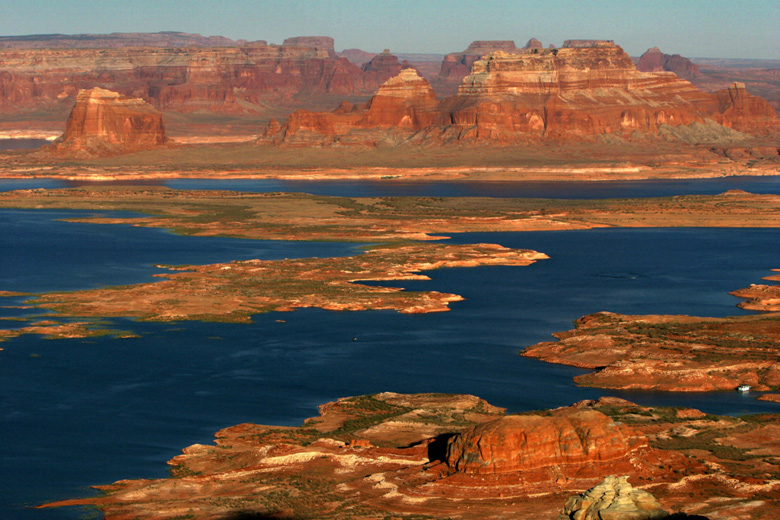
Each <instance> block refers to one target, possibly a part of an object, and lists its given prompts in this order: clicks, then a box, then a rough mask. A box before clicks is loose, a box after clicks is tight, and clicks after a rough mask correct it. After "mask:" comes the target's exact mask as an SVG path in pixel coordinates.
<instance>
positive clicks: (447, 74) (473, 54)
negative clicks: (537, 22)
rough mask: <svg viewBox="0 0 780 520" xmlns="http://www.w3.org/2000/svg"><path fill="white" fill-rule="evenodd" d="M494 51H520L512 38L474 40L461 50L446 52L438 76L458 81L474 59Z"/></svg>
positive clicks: (465, 74) (467, 70)
mask: <svg viewBox="0 0 780 520" xmlns="http://www.w3.org/2000/svg"><path fill="white" fill-rule="evenodd" d="M529 43H530V42H529ZM496 51H503V52H508V53H517V52H520V49H518V48H517V46H516V45H515V42H513V41H512V40H487V41H480V40H478V41H474V42H471V45H469V46H468V48H467V49H466V50H465V51H463V52H452V53H450V54H447V55H446V56H445V57H444V60H443V61H442V62H441V71H440V72H439V76H440V77H442V78H446V79H454V80H455V81H460V80H462V79H463V78H464V77H466V76H467V75H468V73H469V71H470V70H471V66H472V65H473V64H474V62H475V61H477V60H478V59H480V58H481V57H482V56H485V55H486V54H490V53H491V52H496Z"/></svg>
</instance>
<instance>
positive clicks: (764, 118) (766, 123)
mask: <svg viewBox="0 0 780 520" xmlns="http://www.w3.org/2000/svg"><path fill="white" fill-rule="evenodd" d="M715 96H716V97H717V99H718V111H719V112H720V113H721V121H720V122H721V123H722V124H723V125H724V126H727V127H729V128H733V129H735V130H739V131H741V132H749V133H756V131H762V130H763V131H771V130H775V129H777V117H776V115H775V110H774V108H772V105H770V104H769V102H767V100H766V99H763V98H760V97H758V96H753V95H751V94H749V93H748V92H747V90H746V89H745V84H744V83H733V84H732V85H731V87H729V88H728V89H726V90H719V91H718V92H715Z"/></svg>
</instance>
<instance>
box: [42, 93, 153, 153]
mask: <svg viewBox="0 0 780 520" xmlns="http://www.w3.org/2000/svg"><path fill="white" fill-rule="evenodd" d="M167 141H168V139H167V137H166V135H165V127H164V126H163V122H162V114H161V113H160V112H159V111H157V110H155V109H154V107H152V106H150V105H149V104H148V103H146V102H145V101H143V100H142V99H136V98H128V97H125V96H122V95H120V94H117V93H116V92H111V91H110V90H104V89H101V88H93V89H90V90H82V91H81V92H79V94H78V96H77V98H76V105H75V106H74V107H73V110H72V111H71V113H70V117H69V118H68V123H67V126H66V128H65V133H64V134H63V135H62V137H60V138H59V139H57V140H56V141H55V142H54V143H53V144H52V148H51V150H52V151H53V152H54V153H56V154H58V155H65V156H70V157H83V156H95V155H118V154H123V153H128V152H134V151H138V150H148V149H151V148H157V147H160V146H164V145H165V144H166V143H167Z"/></svg>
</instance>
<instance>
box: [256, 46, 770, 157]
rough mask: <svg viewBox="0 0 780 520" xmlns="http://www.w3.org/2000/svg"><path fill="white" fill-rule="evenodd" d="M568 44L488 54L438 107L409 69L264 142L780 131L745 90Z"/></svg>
mask: <svg viewBox="0 0 780 520" xmlns="http://www.w3.org/2000/svg"><path fill="white" fill-rule="evenodd" d="M566 45H567V46H566V47H562V48H560V49H539V48H538V46H537V47H534V48H529V49H526V50H523V51H520V50H518V52H514V53H507V52H503V51H498V52H492V53H489V54H488V55H486V56H483V57H482V58H480V59H477V60H476V61H474V62H473V65H472V68H471V72H470V74H469V75H468V76H466V77H465V78H464V79H463V81H462V82H461V84H460V87H459V88H458V93H457V95H455V96H451V97H448V98H445V99H443V100H441V101H439V102H436V101H435V95H434V94H433V90H432V89H431V86H430V84H429V83H428V82H427V81H426V80H424V79H422V78H420V77H419V76H417V74H414V73H412V72H411V71H403V72H402V73H401V74H400V75H399V76H396V77H395V78H392V79H391V80H388V82H387V83H385V84H384V85H383V86H382V87H380V89H379V90H378V91H377V94H376V96H375V97H374V98H372V100H371V101H370V102H369V103H368V104H366V105H357V106H353V105H342V106H341V107H339V109H337V110H336V111H334V112H328V113H316V112H307V111H298V112H296V113H294V114H292V115H291V116H290V118H289V120H288V121H287V123H286V124H285V125H279V124H278V123H274V125H273V127H269V129H268V131H266V136H265V139H266V140H271V141H273V142H287V143H293V142H297V143H305V142H311V143H314V142H317V143H321V142H340V143H349V142H354V143H363V144H381V143H392V142H398V141H399V140H409V141H414V142H424V143H446V142H475V141H486V142H493V143H505V144H511V143H514V142H518V141H524V140H528V139H541V138H544V139H564V140H571V139H574V140H577V139H584V140H588V139H593V138H595V136H598V135H601V134H613V135H618V136H626V137H629V136H631V135H633V134H634V133H639V134H642V135H652V134H656V133H657V132H658V131H659V128H661V127H662V126H664V125H667V126H672V127H675V126H680V125H691V124H693V123H701V122H704V121H706V120H712V121H714V122H715V123H717V124H720V125H723V126H725V127H728V128H731V129H734V130H738V131H741V132H747V133H757V134H762V133H768V132H773V131H776V130H777V129H778V121H777V118H776V116H775V113H774V110H773V109H772V107H771V106H770V105H769V104H768V103H767V102H766V100H764V99H762V98H759V97H756V96H752V95H750V94H749V93H748V92H747V91H746V89H745V88H744V85H741V84H734V85H732V87H731V88H729V89H727V90H724V91H719V92H716V93H714V94H709V93H706V92H703V91H701V90H699V89H698V88H696V87H695V86H693V85H692V84H691V83H689V82H688V81H685V80H683V79H680V78H678V77H677V76H676V75H675V74H673V73H670V72H640V71H638V70H637V69H636V67H635V65H634V63H633V61H632V60H631V58H630V57H629V56H628V55H627V54H626V53H625V52H624V51H623V49H621V48H620V47H619V46H617V45H615V44H614V43H612V42H610V41H601V40H571V41H567V42H566ZM389 91H394V92H397V93H398V96H396V97H394V98H393V99H394V100H395V102H394V103H393V104H387V103H385V101H384V99H385V98H386V97H387V92H389ZM401 93H402V95H401ZM401 99H402V100H403V102H399V100H401ZM379 106H382V107H383V108H382V109H381V116H380V111H379V108H377V107H379Z"/></svg>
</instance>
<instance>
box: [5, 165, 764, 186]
mask: <svg viewBox="0 0 780 520" xmlns="http://www.w3.org/2000/svg"><path fill="white" fill-rule="evenodd" d="M55 170H56V171H55ZM74 170H77V171H78V172H80V173H77V172H76V171H74ZM85 170H92V171H86V172H85ZM258 170H259V171H258ZM279 170H281V171H279ZM120 171H121V173H120ZM742 176H744V177H773V176H780V167H777V166H770V165H768V166H767V167H766V168H738V167H735V166H733V165H729V166H723V167H721V168H718V169H710V170H704V171H702V170H698V171H680V170H676V169H672V168H669V169H662V170H660V169H656V168H650V167H646V166H615V167H608V166H603V167H596V166H594V167H587V166H580V167H571V168H549V167H548V168H538V167H509V168H507V167H460V168H436V167H420V168H391V167H364V168H361V167H355V168H328V169H325V168H309V169H307V168H301V169H299V170H297V171H295V172H292V171H289V169H287V168H284V169H281V168H279V169H274V170H269V169H266V170H265V171H263V168H246V169H230V170H208V169H202V170H197V171H185V170H179V171H175V170H174V171H160V170H156V171H149V170H146V171H144V170H139V169H136V170H135V171H133V169H132V168H125V167H113V168H105V167H104V168H94V167H93V168H90V167H71V166H63V167H57V166H51V165H47V166H42V167H39V168H33V167H26V168H18V169H13V170H7V169H5V170H0V179H5V180H16V179H54V180H57V179H61V180H66V181H83V182H90V181H91V182H117V181H120V182H121V181H125V180H126V181H143V180H170V179H203V180H242V179H246V180H260V179H275V180H292V181H295V180H303V181H330V180H332V181H344V180H358V181H359V180H367V181H372V182H375V181H387V182H392V181H394V180H403V181H442V180H449V181H463V182H484V181H490V182H522V181H540V182H609V181H615V182H622V181H643V180H672V179H680V180H682V179H717V178H727V177H742Z"/></svg>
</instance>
